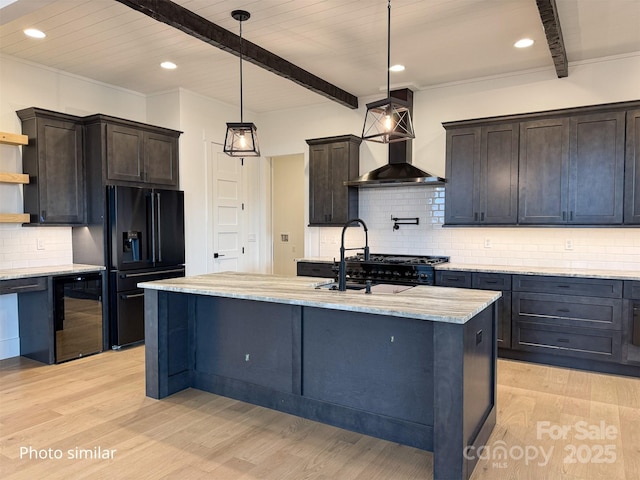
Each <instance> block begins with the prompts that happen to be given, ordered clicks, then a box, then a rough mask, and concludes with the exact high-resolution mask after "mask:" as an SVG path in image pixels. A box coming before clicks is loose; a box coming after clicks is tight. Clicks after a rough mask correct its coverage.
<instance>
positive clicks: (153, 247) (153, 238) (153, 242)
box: [150, 192, 157, 263]
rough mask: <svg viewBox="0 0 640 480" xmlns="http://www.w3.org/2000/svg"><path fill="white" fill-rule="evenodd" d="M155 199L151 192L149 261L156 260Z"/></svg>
mask: <svg viewBox="0 0 640 480" xmlns="http://www.w3.org/2000/svg"><path fill="white" fill-rule="evenodd" d="M156 232H157V230H156V200H155V194H154V193H153V192H152V193H151V234H150V236H151V261H152V262H153V263H155V262H156Z"/></svg>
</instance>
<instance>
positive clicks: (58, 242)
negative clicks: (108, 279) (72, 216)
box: [0, 225, 73, 269]
mask: <svg viewBox="0 0 640 480" xmlns="http://www.w3.org/2000/svg"><path fill="white" fill-rule="evenodd" d="M38 240H40V241H41V243H43V244H44V249H42V250H38V248H37V247H38ZM72 262H73V251H72V246H71V228H70V227H21V226H17V225H4V226H0V269H4V268H23V267H38V266H48V265H61V264H67V263H72Z"/></svg>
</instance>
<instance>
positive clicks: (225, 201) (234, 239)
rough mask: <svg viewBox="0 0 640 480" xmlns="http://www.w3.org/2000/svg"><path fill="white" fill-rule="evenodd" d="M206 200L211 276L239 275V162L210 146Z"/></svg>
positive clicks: (241, 213) (240, 232)
mask: <svg viewBox="0 0 640 480" xmlns="http://www.w3.org/2000/svg"><path fill="white" fill-rule="evenodd" d="M210 152H211V155H210V158H209V167H210V168H209V172H210V180H209V199H210V202H211V203H210V204H211V205H212V207H213V208H211V209H210V212H211V213H210V219H209V220H210V221H209V225H210V226H211V227H210V228H211V235H210V236H209V238H210V239H211V243H212V245H211V248H210V249H209V251H210V252H211V253H210V256H211V258H209V259H208V260H207V264H208V265H210V268H208V270H209V271H213V272H239V271H242V268H243V265H242V255H243V252H242V248H243V238H244V237H243V223H244V222H243V209H242V207H243V205H242V198H243V197H242V159H240V158H236V157H230V156H228V155H226V154H224V153H222V152H220V151H219V147H218V146H217V145H215V144H212V145H211V149H210Z"/></svg>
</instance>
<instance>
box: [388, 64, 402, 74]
mask: <svg viewBox="0 0 640 480" xmlns="http://www.w3.org/2000/svg"><path fill="white" fill-rule="evenodd" d="M389 70H391V71H392V72H402V71H404V65H399V64H398V65H391V67H389Z"/></svg>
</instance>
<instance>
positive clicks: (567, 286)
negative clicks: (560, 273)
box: [558, 285, 571, 288]
mask: <svg viewBox="0 0 640 480" xmlns="http://www.w3.org/2000/svg"><path fill="white" fill-rule="evenodd" d="M558 288H571V285H558Z"/></svg>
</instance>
